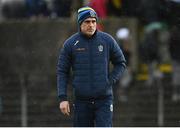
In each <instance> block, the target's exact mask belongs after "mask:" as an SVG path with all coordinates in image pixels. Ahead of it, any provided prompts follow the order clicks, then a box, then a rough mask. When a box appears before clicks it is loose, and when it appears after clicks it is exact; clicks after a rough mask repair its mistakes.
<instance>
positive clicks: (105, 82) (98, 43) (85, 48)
mask: <svg viewBox="0 0 180 128" xmlns="http://www.w3.org/2000/svg"><path fill="white" fill-rule="evenodd" d="M110 61H111V62H112V64H113V66H114V68H113V70H112V71H111V72H110V70H109V69H110V68H109V66H110ZM125 67H126V65H125V58H124V55H123V53H122V51H121V49H120V47H119V45H118V44H117V42H116V41H115V40H114V39H113V38H112V36H110V35H109V34H107V33H104V32H100V31H96V32H95V34H94V35H93V36H92V37H91V38H87V37H86V36H85V35H83V34H82V33H81V32H78V33H76V34H74V35H72V36H71V37H70V38H69V39H67V40H66V41H65V43H64V46H63V48H62V50H61V53H60V55H59V58H58V64H57V87H58V97H59V98H60V101H63V100H67V84H68V80H69V73H70V71H71V69H72V73H73V74H72V75H73V79H72V86H73V89H74V93H75V97H76V98H77V99H78V98H79V99H81V98H82V99H92V98H93V99H96V98H101V97H106V96H112V86H113V85H114V84H115V83H116V82H117V80H118V79H119V78H120V76H121V75H122V73H123V71H124V70H125Z"/></svg>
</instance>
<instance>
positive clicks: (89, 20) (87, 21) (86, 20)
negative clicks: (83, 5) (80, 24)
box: [84, 19, 96, 22]
mask: <svg viewBox="0 0 180 128" xmlns="http://www.w3.org/2000/svg"><path fill="white" fill-rule="evenodd" d="M90 21H92V22H96V20H95V19H93V20H85V21H84V22H90Z"/></svg>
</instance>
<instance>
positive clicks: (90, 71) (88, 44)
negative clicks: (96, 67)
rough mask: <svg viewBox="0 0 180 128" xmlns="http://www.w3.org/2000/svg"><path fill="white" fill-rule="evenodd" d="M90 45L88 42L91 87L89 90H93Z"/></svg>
mask: <svg viewBox="0 0 180 128" xmlns="http://www.w3.org/2000/svg"><path fill="white" fill-rule="evenodd" d="M90 43H92V42H91V41H90V40H88V47H89V58H90V59H89V61H90V86H91V90H93V85H92V84H93V82H92V74H93V72H92V71H93V70H92V68H93V65H92V45H93V44H90Z"/></svg>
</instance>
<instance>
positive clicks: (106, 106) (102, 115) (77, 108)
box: [74, 98, 113, 127]
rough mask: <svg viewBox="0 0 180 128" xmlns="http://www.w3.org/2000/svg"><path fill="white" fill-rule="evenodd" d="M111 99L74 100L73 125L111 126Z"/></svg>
mask: <svg viewBox="0 0 180 128" xmlns="http://www.w3.org/2000/svg"><path fill="white" fill-rule="evenodd" d="M112 116H113V100H112V98H106V99H103V100H88V101H86V100H76V101H75V103H74V127H94V126H95V127H112Z"/></svg>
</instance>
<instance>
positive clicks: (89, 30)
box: [80, 17, 96, 37]
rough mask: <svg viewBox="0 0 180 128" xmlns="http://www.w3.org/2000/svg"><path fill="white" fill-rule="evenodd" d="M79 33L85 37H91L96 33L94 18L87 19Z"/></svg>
mask: <svg viewBox="0 0 180 128" xmlns="http://www.w3.org/2000/svg"><path fill="white" fill-rule="evenodd" d="M80 29H81V32H82V33H84V34H85V35H86V36H88V37H91V36H92V35H93V34H94V33H95V31H96V18H92V17H91V18H87V19H85V20H84V21H83V22H82V24H81V26H80Z"/></svg>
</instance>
